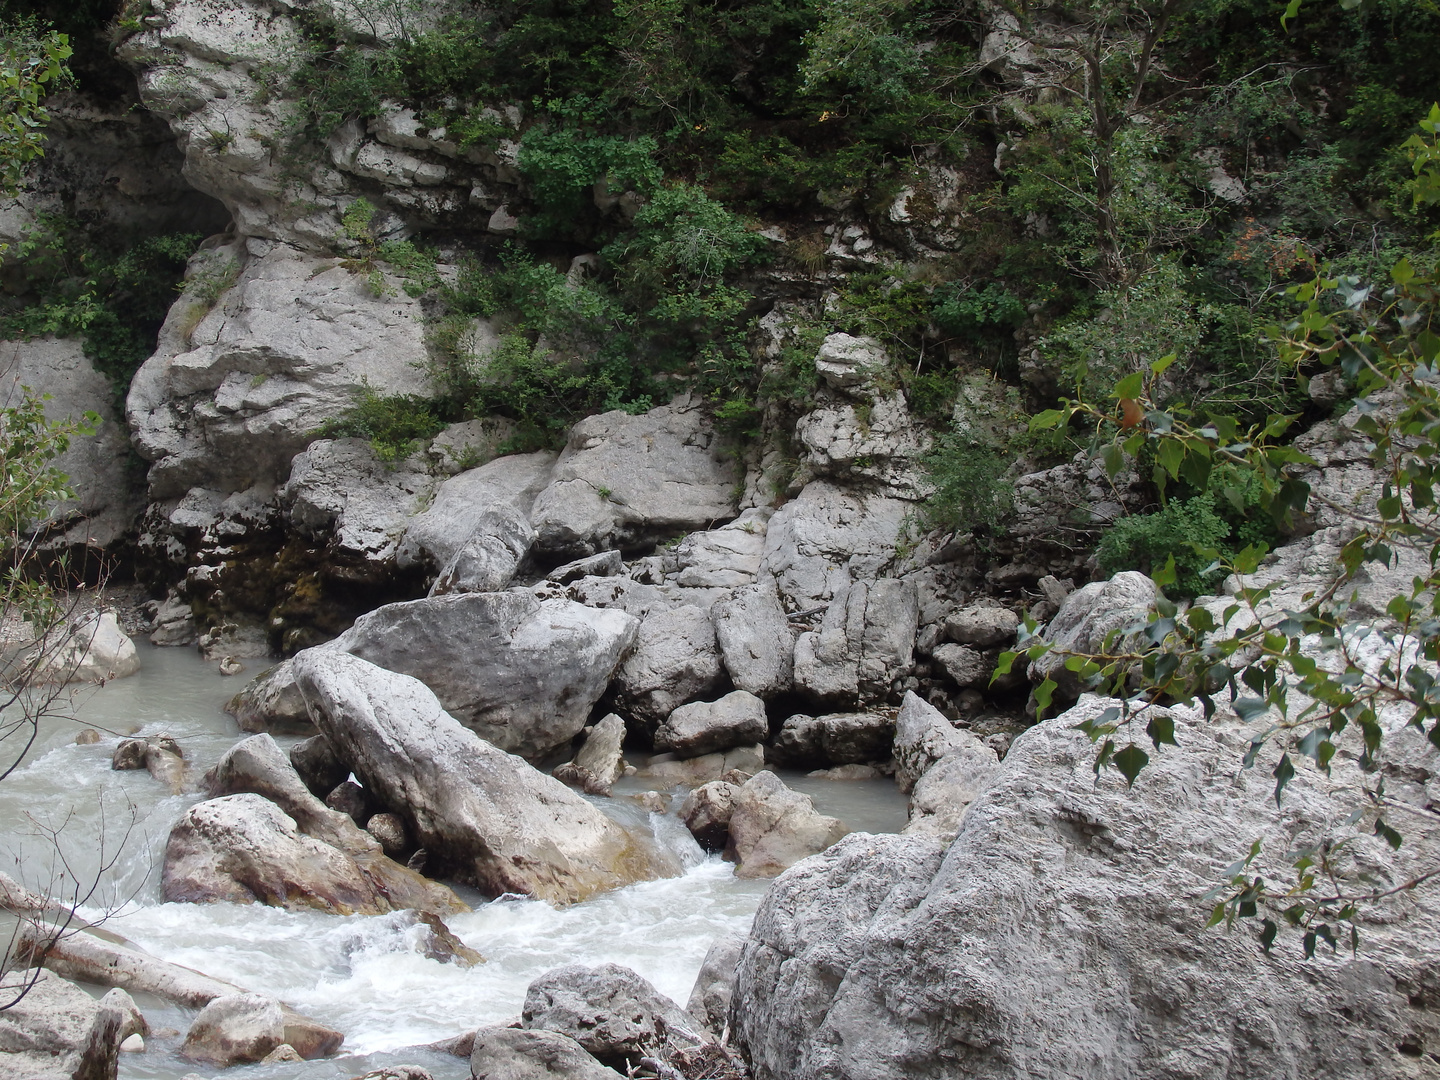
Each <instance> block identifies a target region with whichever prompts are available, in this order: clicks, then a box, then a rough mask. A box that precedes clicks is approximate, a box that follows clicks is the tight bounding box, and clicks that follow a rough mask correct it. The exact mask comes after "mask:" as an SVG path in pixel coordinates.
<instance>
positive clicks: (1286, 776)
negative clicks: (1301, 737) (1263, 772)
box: [1271, 754, 1295, 806]
mask: <svg viewBox="0 0 1440 1080" xmlns="http://www.w3.org/2000/svg"><path fill="white" fill-rule="evenodd" d="M1271 775H1272V776H1274V777H1275V805H1276V806H1279V805H1280V796H1281V794H1283V793H1284V791H1285V785H1286V784H1288V783H1290V781H1291V780H1293V779H1294V778H1295V766H1294V765H1292V764H1291V762H1290V755H1289V754H1281V755H1280V760H1279V761H1278V762H1277V763H1276V765H1275V771H1274V772H1273V773H1271Z"/></svg>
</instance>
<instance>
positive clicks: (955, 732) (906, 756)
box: [894, 691, 974, 792]
mask: <svg viewBox="0 0 1440 1080" xmlns="http://www.w3.org/2000/svg"><path fill="white" fill-rule="evenodd" d="M967 735H969V733H968V732H961V731H960V729H959V728H957V727H955V725H954V724H952V723H950V721H949V720H947V719H945V714H944V713H942V712H941V711H940V710H939V709H937V708H935V706H934V705H931V704H930V703H929V702H928V701H926V700H924V699H923V698H921V697H920V696H919V695H917V694H915V693H914V692H913V691H907V692H906V694H905V697H904V699H903V700H902V701H901V702H900V711H899V713H897V714H896V716H895V742H894V751H895V783H897V784H898V785H900V790H901V791H904V792H909V791H910V790H911V789H912V788H914V786H915V782H916V781H917V780H919V779H920V777H922V776H924V775H925V772H926V770H928V769H929V768H930V766H932V765H934V764H935V762H937V761H939V760H940V759H941V758H942V757H944V756H945V755H946V754H948V753H951V752H952V751H954V750H958V749H960V748H961V747H962V746H964V745H965V742H966V736H967ZM969 738H971V739H973V738H974V736H973V735H969Z"/></svg>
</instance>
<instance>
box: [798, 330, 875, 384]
mask: <svg viewBox="0 0 1440 1080" xmlns="http://www.w3.org/2000/svg"><path fill="white" fill-rule="evenodd" d="M888 366H889V361H888V358H887V357H886V355H885V347H884V346H883V345H881V344H880V343H879V342H878V341H876V340H875V339H874V338H870V337H852V336H851V335H849V334H831V335H830V336H828V337H827V338H826V339H825V340H824V341H823V342H821V343H820V351H819V352H818V353H817V354H816V355H815V371H816V373H817V374H819V376H820V377H821V378H822V379H824V380H825V382H826V383H827V384H828V385H829V386H830V387H831V388H832V389H835V390H859V389H863V388H864V387H865V386H867V385H869V383H870V381H871V380H872V378H873V377H874V376H875V374H877V373H879V372H882V371H884V370H885V369H886V367H888Z"/></svg>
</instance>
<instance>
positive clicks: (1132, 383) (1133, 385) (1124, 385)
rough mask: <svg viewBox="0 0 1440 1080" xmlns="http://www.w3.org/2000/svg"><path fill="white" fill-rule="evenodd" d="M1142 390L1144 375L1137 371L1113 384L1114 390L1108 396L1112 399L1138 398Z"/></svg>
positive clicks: (1143, 387)
mask: <svg viewBox="0 0 1440 1080" xmlns="http://www.w3.org/2000/svg"><path fill="white" fill-rule="evenodd" d="M1144 389H1145V373H1144V372H1143V371H1137V372H1134V373H1133V374H1131V375H1126V376H1125V377H1124V378H1123V379H1121V380H1120V381H1119V382H1117V383H1116V384H1115V389H1113V390H1111V391H1110V396H1111V397H1113V398H1121V399H1124V398H1131V399H1134V398H1138V397H1139V396H1140V392H1141V391H1142V390H1144Z"/></svg>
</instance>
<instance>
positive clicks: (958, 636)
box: [945, 577, 1055, 649]
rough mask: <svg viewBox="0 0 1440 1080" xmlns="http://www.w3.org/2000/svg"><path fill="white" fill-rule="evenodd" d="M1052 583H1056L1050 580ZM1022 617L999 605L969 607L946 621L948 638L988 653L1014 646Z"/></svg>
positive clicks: (954, 613)
mask: <svg viewBox="0 0 1440 1080" xmlns="http://www.w3.org/2000/svg"><path fill="white" fill-rule="evenodd" d="M1050 580H1051V581H1054V580H1055V579H1054V578H1053V577H1051V578H1050ZM1019 626H1020V616H1019V615H1017V614H1015V612H1013V611H1011V610H1010V609H1009V608H1007V607H1001V606H1000V605H999V604H983V603H979V604H967V605H966V606H965V607H962V608H960V609H959V610H958V611H955V612H953V613H952V614H951V615H950V617H949V618H947V619H946V620H945V634H946V636H947V637H949V639H950V640H951V641H954V642H958V643H959V644H961V645H974V646H976V647H977V648H981V649H988V648H991V647H992V646H995V645H1008V644H1013V643H1014V641H1015V631H1016V629H1017V628H1018V627H1019Z"/></svg>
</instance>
